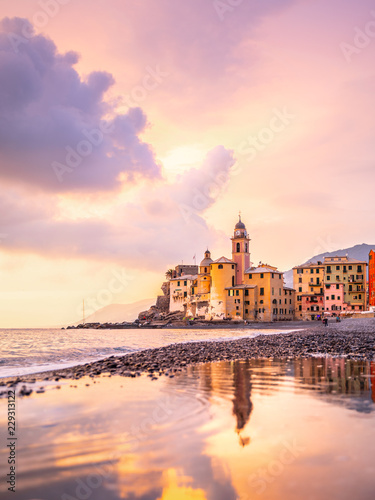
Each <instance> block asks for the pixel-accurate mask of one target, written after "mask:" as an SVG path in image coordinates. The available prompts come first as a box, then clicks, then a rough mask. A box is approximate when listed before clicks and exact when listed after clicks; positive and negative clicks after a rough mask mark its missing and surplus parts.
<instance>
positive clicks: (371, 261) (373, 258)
mask: <svg viewBox="0 0 375 500" xmlns="http://www.w3.org/2000/svg"><path fill="white" fill-rule="evenodd" d="M368 299H369V306H375V252H374V250H370V253H369V255H368Z"/></svg>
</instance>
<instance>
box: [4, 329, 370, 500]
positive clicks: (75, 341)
mask: <svg viewBox="0 0 375 500" xmlns="http://www.w3.org/2000/svg"><path fill="white" fill-rule="evenodd" d="M275 332H277V330H266V331H261V330H259V331H256V330H245V329H244V330H242V329H241V330H238V329H233V330H173V329H171V330H167V331H166V330H162V331H159V330H142V331H138V330H134V331H133V330H2V331H1V340H2V342H1V345H2V353H1V355H2V365H1V370H2V372H1V373H2V376H7V375H12V376H13V375H17V374H22V373H32V372H36V371H40V370H45V369H50V368H54V367H61V366H67V365H72V364H78V363H84V362H87V361H91V360H93V359H100V358H102V357H106V356H109V355H122V354H126V353H128V352H134V351H137V350H140V349H146V348H149V347H159V346H162V345H168V344H172V343H176V342H195V341H202V340H203V341H206V340H207V341H208V340H214V341H217V340H229V339H234V338H241V337H245V336H246V337H248V336H256V335H259V334H260V333H265V334H271V333H275ZM283 332H284V333H285V330H284V331H283ZM327 334H329V333H327ZM0 382H1V381H0ZM27 387H28V388H30V389H32V391H33V392H32V393H31V394H30V395H29V396H24V397H22V396H21V395H20V394H19V393H18V389H17V390H16V394H15V396H14V401H15V403H14V406H11V408H12V409H13V408H15V410H14V415H15V417H14V418H15V426H14V427H12V425H13V424H12V425H11V426H10V427H9V411H13V410H9V408H10V406H9V392H8V391H9V390H12V389H11V388H7V387H5V392H4V386H3V387H0V389H2V390H3V392H4V394H5V396H4V395H3V397H2V398H1V399H0V426H1V429H2V430H3V432H2V441H1V446H0V498H4V499H5V498H13V499H15V500H81V499H87V500H104V499H105V500H120V499H129V500H253V499H264V500H301V499H304V500H332V499H340V500H353V499H354V498H355V499H356V500H373V498H374V497H375V446H374V442H375V363H374V362H370V361H364V360H362V361H354V360H349V359H345V358H332V357H329V356H324V357H314V358H309V359H277V358H275V359H260V360H241V361H220V362H215V363H205V364H199V365H195V366H189V367H187V369H186V370H184V371H183V372H181V373H176V374H169V375H168V376H165V375H163V376H161V377H159V378H158V379H157V380H152V379H151V377H148V376H147V375H146V374H143V375H141V376H139V377H136V378H127V377H121V376H119V375H110V374H102V375H101V376H99V377H96V378H94V379H92V378H90V377H83V378H81V379H79V380H68V379H66V380H65V379H60V380H59V381H54V380H53V381H43V382H41V381H37V382H29V383H27ZM12 398H13V396H12ZM12 401H13V399H12ZM12 405H13V403H12ZM12 415H13V414H12ZM12 418H13V417H12ZM11 422H13V420H11ZM13 428H15V432H14V433H13V435H12V436H11V437H9V436H8V434H9V432H10V430H9V429H13ZM7 429H8V430H7ZM11 432H13V431H11ZM8 445H9V446H8ZM13 459H14V460H15V465H14V467H15V469H14V470H13V471H11V470H10V465H9V460H13ZM7 474H13V475H10V476H8V475H7ZM10 478H13V479H14V483H15V489H14V492H13V490H12V491H10V490H9V489H8V488H9V487H11V484H12V483H10V482H9V483H8V481H7V479H8V480H9V481H10V480H11V479H10Z"/></svg>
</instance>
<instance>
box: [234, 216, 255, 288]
mask: <svg viewBox="0 0 375 500" xmlns="http://www.w3.org/2000/svg"><path fill="white" fill-rule="evenodd" d="M231 240H232V260H233V261H234V262H236V264H237V273H236V285H241V284H243V282H244V274H245V271H246V269H248V268H249V267H250V265H251V263H250V251H249V243H250V238H249V236H248V234H247V231H246V226H245V224H244V223H243V222H242V221H241V213H240V214H239V216H238V222H237V224H236V225H235V226H234V234H233V238H231Z"/></svg>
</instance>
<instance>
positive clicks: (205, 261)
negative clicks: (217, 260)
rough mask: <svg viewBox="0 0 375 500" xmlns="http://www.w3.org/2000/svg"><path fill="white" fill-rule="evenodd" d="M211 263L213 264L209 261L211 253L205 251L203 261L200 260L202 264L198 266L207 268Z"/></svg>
mask: <svg viewBox="0 0 375 500" xmlns="http://www.w3.org/2000/svg"><path fill="white" fill-rule="evenodd" d="M212 262H213V260H212V259H211V252H210V251H209V250H208V249H207V250H206V251H205V252H204V259H203V260H202V262H201V263H200V264H199V265H200V266H201V267H208V266H209V265H210V264H211V263H212Z"/></svg>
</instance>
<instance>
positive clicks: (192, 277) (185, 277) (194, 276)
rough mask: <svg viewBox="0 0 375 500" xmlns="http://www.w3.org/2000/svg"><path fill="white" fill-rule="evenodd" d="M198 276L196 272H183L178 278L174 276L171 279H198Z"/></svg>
mask: <svg viewBox="0 0 375 500" xmlns="http://www.w3.org/2000/svg"><path fill="white" fill-rule="evenodd" d="M197 278H198V276H197V275H196V274H183V275H182V276H177V278H172V279H170V280H169V281H184V280H191V281H192V280H196V279H197Z"/></svg>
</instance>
